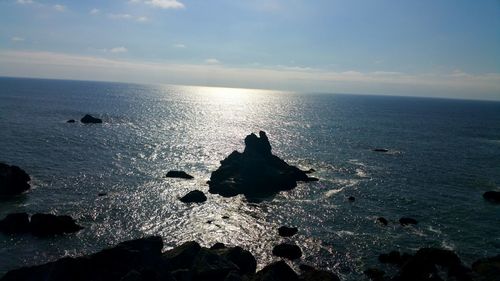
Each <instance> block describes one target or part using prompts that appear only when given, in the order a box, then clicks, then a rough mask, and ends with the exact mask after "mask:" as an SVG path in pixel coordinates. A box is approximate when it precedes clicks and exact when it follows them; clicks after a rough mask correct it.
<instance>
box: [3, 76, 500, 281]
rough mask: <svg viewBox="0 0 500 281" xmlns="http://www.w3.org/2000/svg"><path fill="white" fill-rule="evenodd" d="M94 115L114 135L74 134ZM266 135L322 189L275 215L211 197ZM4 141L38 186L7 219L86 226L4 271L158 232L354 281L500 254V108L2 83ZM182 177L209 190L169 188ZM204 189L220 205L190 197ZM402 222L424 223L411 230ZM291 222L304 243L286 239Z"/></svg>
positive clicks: (29, 240)
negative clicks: (396, 257)
mask: <svg viewBox="0 0 500 281" xmlns="http://www.w3.org/2000/svg"><path fill="white" fill-rule="evenodd" d="M86 113H90V114H93V115H95V116H97V117H100V118H102V119H103V120H104V124H100V125H83V124H80V123H78V122H77V123H75V124H68V123H66V121H67V120H68V119H77V120H78V119H80V118H81V117H82V116H83V115H85V114H86ZM259 130H264V131H266V132H267V134H268V136H269V138H270V141H271V145H272V146H273V152H274V153H275V154H276V155H278V156H280V157H281V158H283V159H285V160H286V161H287V162H288V163H290V164H294V165H297V166H299V167H301V168H304V169H309V168H314V169H316V171H317V172H316V173H315V176H316V177H319V178H320V181H319V182H314V183H304V184H299V186H298V187H297V188H296V189H294V190H292V191H289V192H282V193H279V194H278V195H277V196H276V197H274V198H272V199H269V200H267V201H264V202H262V203H259V204H250V203H248V202H246V201H245V199H244V198H243V197H233V198H222V197H220V196H218V195H212V194H208V186H207V184H206V181H207V180H208V179H209V178H210V173H211V171H213V170H215V169H216V168H217V167H218V165H219V161H220V160H222V159H223V158H225V157H226V156H227V155H228V154H229V153H231V152H232V151H233V150H240V151H242V150H243V148H244V146H243V139H244V137H245V136H246V135H247V134H249V133H250V132H258V131H259ZM0 134H1V138H0V147H1V149H0V161H1V162H6V163H9V164H15V165H18V166H20V167H22V168H23V169H25V170H26V171H27V172H28V173H29V174H30V175H31V177H32V182H31V183H32V186H33V189H32V190H31V191H29V192H27V193H26V194H23V195H21V196H18V197H16V198H13V199H9V200H2V201H0V217H3V216H5V215H6V214H8V213H11V212H29V213H35V212H49V213H54V214H69V215H71V216H73V217H75V218H77V220H78V222H79V223H80V224H81V225H83V226H84V227H85V229H84V230H82V231H80V232H78V233H76V234H71V235H67V236H63V237H55V238H48V239H42V238H35V237H32V236H30V235H22V236H6V235H3V234H0V274H2V273H3V272H5V271H7V270H10V269H13V268H17V267H20V266H23V265H32V264H37V263H42V262H47V261H50V260H54V259H57V258H60V257H62V256H65V255H79V254H83V253H92V252H95V251H98V250H99V249H101V248H103V247H106V246H109V245H113V244H115V243H117V242H119V241H123V240H126V239H131V238H137V237H142V236H145V235H161V236H162V237H163V239H164V242H165V245H166V246H167V247H173V246H175V245H178V244H179V243H181V242H183V241H187V240H196V241H198V242H200V243H201V244H202V245H205V246H210V245H211V244H213V243H215V242H224V243H226V244H230V245H241V246H243V247H245V248H247V249H249V250H250V251H251V252H252V253H253V254H254V255H255V256H256V257H257V259H258V261H259V264H260V266H262V265H263V264H265V263H268V262H269V261H271V260H273V259H275V258H274V257H273V256H272V255H271V250H272V247H273V246H274V245H275V244H277V243H279V242H281V241H284V240H289V241H292V242H295V243H297V244H298V245H300V246H301V248H302V250H303V252H304V256H303V258H302V260H301V261H298V262H295V263H293V264H292V265H297V264H298V263H299V262H306V263H310V264H313V265H317V266H319V267H321V268H325V269H330V270H333V271H335V272H337V273H338V274H339V275H341V277H342V279H343V280H362V278H364V277H363V275H362V271H363V269H365V268H366V267H368V266H372V265H377V255H378V254H379V253H381V252H386V251H389V250H392V249H399V250H403V251H414V250H415V249H417V248H420V247H423V246H439V247H444V248H450V249H454V250H455V251H456V252H457V253H458V254H459V255H460V256H461V258H462V259H463V260H464V261H465V262H466V263H470V262H471V261H473V260H475V259H477V258H480V257H484V256H489V255H493V254H498V253H499V252H500V224H499V223H498V218H500V208H499V206H498V205H497V206H495V205H492V204H488V203H486V202H484V201H483V199H482V197H481V195H482V193H483V192H484V191H486V190H492V189H497V188H498V184H499V182H500V103H495V102H478V101H460V100H441V99H421V98H399V97H374V96H349V95H327V94H322V95H319V94H293V93H284V92H273V91H261V90H243V89H225V88H204V87H184V86H147V85H134V84H118V83H100V82H77V81H55V80H31V79H10V78H1V79H0ZM378 147H383V148H388V149H389V152H388V153H377V152H373V151H372V149H373V148H378ZM172 169H174V170H184V171H186V172H188V173H190V174H192V175H193V176H195V179H194V180H179V179H166V178H164V177H163V176H164V175H165V174H166V172H167V171H168V170H172ZM193 189H200V190H202V191H205V192H207V196H208V201H207V202H206V203H204V204H199V205H198V204H192V205H189V204H188V205H187V204H183V203H181V202H180V201H179V200H178V197H179V196H181V195H183V194H185V193H187V192H188V191H190V190H193ZM100 192H106V193H107V196H102V197H99V196H98V193H100ZM348 196H354V197H355V198H356V201H355V202H352V203H350V202H348V200H347V199H346V197H348ZM223 216H228V217H229V218H227V219H223V218H222V217H223ZM379 216H384V217H386V218H387V219H388V220H389V221H390V223H389V225H388V226H387V227H382V226H380V225H378V224H376V223H375V222H374V221H375V219H376V218H377V217H379ZM401 216H410V217H413V218H415V219H417V220H418V221H419V224H418V225H417V226H415V227H406V228H403V227H401V226H399V224H398V223H397V220H398V219H399V218H400V217H401ZM283 224H287V225H294V226H297V227H299V234H298V235H296V236H294V237H292V238H287V239H284V238H280V237H279V236H278V235H277V228H278V227H279V226H281V225H283Z"/></svg>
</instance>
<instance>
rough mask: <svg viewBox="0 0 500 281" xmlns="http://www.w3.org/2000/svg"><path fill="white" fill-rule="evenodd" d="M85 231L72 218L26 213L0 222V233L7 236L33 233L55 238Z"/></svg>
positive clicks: (8, 217)
mask: <svg viewBox="0 0 500 281" xmlns="http://www.w3.org/2000/svg"><path fill="white" fill-rule="evenodd" d="M81 229H83V227H81V226H79V225H78V224H76V222H75V220H74V219H72V218H71V217H70V216H56V215H52V214H34V215H33V216H31V219H30V218H29V215H28V214H26V213H15V214H9V215H7V217H5V218H4V219H3V220H1V221H0V232H3V233H7V234H14V233H31V234H33V235H35V236H53V235H61V234H66V233H73V232H77V231H79V230H81Z"/></svg>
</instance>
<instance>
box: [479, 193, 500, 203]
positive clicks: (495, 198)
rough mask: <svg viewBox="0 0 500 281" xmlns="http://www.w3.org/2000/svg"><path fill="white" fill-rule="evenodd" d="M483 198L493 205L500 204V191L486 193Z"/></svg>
mask: <svg viewBox="0 0 500 281" xmlns="http://www.w3.org/2000/svg"><path fill="white" fill-rule="evenodd" d="M483 198H484V199H486V200H488V201H490V202H493V203H500V191H486V192H485V193H484V194H483Z"/></svg>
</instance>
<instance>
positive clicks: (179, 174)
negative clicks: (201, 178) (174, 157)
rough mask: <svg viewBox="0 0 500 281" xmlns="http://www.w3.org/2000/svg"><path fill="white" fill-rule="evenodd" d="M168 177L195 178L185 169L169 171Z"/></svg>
mask: <svg viewBox="0 0 500 281" xmlns="http://www.w3.org/2000/svg"><path fill="white" fill-rule="evenodd" d="M165 177H166V178H179V179H187V180H190V179H194V177H193V176H191V175H190V174H188V173H186V172H184V171H168V172H167V174H166V175H165Z"/></svg>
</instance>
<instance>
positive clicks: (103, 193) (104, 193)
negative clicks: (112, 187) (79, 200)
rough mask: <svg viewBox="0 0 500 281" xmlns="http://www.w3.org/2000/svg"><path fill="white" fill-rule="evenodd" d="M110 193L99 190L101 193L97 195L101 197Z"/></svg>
mask: <svg viewBox="0 0 500 281" xmlns="http://www.w3.org/2000/svg"><path fill="white" fill-rule="evenodd" d="M106 195H108V194H107V193H106V192H99V194H97V196H99V197H101V196H106Z"/></svg>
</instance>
